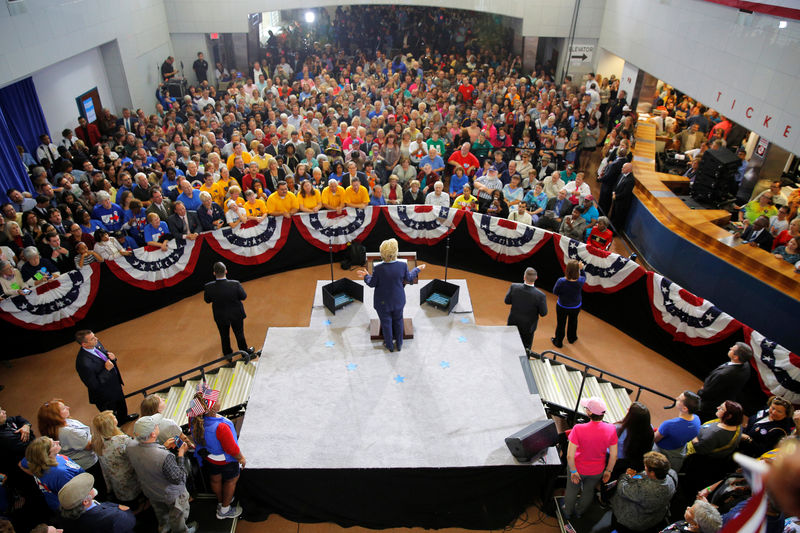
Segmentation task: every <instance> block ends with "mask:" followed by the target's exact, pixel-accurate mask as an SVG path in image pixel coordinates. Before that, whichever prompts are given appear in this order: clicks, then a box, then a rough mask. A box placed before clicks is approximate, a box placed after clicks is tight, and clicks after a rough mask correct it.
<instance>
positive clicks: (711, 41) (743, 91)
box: [600, 0, 800, 154]
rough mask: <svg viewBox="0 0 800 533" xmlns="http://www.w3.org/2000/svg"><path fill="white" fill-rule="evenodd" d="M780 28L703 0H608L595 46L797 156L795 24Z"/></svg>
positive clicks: (799, 73) (799, 33)
mask: <svg viewBox="0 0 800 533" xmlns="http://www.w3.org/2000/svg"><path fill="white" fill-rule="evenodd" d="M784 22H785V23H786V27H785V28H780V27H779V23H780V20H779V19H778V18H775V17H770V16H766V15H758V14H744V13H741V14H740V12H739V11H738V10H737V9H733V8H729V7H725V6H721V5H718V4H714V3H711V2H706V1H703V0H607V2H606V13H605V16H604V19H603V26H602V31H601V33H600V46H602V47H603V48H605V49H607V50H608V51H610V52H612V53H614V54H616V55H618V56H620V57H622V58H624V59H625V60H626V61H628V62H631V63H633V64H635V65H636V66H638V67H639V68H640V69H642V70H644V71H647V72H649V73H650V74H652V75H653V76H656V77H658V78H659V79H661V80H664V81H666V82H667V83H669V84H671V85H673V86H675V87H677V88H678V89H679V90H681V91H683V92H685V93H687V94H689V95H690V96H692V97H693V98H696V99H698V100H700V101H702V102H703V103H705V104H707V105H709V106H712V107H714V108H715V109H718V110H719V111H720V113H723V114H725V115H727V116H729V117H731V119H733V120H734V121H736V122H738V123H739V124H741V125H743V126H744V127H746V128H748V129H751V130H753V131H755V132H756V133H758V134H759V135H762V136H764V137H766V138H767V139H769V140H770V141H772V142H774V143H775V144H777V145H779V146H781V147H783V148H785V149H786V150H789V151H791V152H793V153H795V154H800V103H798V102H799V101H798V99H797V96H796V94H795V93H794V91H795V90H797V87H798V85H800V21H793V20H789V21H784ZM666 52H668V53H666Z"/></svg>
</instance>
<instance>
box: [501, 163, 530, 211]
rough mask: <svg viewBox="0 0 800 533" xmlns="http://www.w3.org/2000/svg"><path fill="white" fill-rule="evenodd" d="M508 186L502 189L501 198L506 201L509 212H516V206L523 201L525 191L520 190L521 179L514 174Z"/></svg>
mask: <svg viewBox="0 0 800 533" xmlns="http://www.w3.org/2000/svg"><path fill="white" fill-rule="evenodd" d="M512 163H513V161H512ZM510 180H511V181H510V182H509V183H508V185H505V186H504V187H503V189H502V190H503V197H504V198H505V200H506V205H507V206H508V210H509V211H516V210H517V205H519V203H520V202H521V201H522V200H523V199H524V197H525V191H524V190H522V186H521V185H520V183H521V182H522V178H521V177H520V175H519V174H517V173H514V174H513V175H512V176H511V178H510Z"/></svg>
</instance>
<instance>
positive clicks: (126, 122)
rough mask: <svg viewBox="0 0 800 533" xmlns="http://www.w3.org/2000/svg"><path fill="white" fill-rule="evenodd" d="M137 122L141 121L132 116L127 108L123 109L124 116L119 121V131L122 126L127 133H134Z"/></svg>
mask: <svg viewBox="0 0 800 533" xmlns="http://www.w3.org/2000/svg"><path fill="white" fill-rule="evenodd" d="M137 122H139V119H138V118H136V117H135V116H133V115H131V110H130V109H128V108H127V107H123V108H122V116H121V117H120V118H118V119H117V129H119V127H120V126H125V131H127V132H132V131H133V128H135V127H136V123H137Z"/></svg>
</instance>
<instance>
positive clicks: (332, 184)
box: [321, 178, 345, 213]
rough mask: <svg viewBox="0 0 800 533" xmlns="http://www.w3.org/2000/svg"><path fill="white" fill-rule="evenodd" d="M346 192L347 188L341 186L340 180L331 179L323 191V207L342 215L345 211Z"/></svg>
mask: <svg viewBox="0 0 800 533" xmlns="http://www.w3.org/2000/svg"><path fill="white" fill-rule="evenodd" d="M344 190H345V188H344V187H342V186H340V185H339V180H337V179H336V178H330V179H329V180H328V186H327V187H325V188H324V189H323V190H322V197H321V201H322V207H323V208H324V209H328V210H331V211H336V212H337V213H341V212H342V209H344V207H345V205H344Z"/></svg>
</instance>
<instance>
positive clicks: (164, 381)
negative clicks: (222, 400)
mask: <svg viewBox="0 0 800 533" xmlns="http://www.w3.org/2000/svg"><path fill="white" fill-rule="evenodd" d="M260 353H261V352H256V353H255V354H251V353H249V352H246V351H244V350H238V351H235V352H233V353H232V354H230V355H223V356H222V357H220V358H219V359H214V360H213V361H209V362H208V363H203V364H202V365H198V366H196V367H193V368H190V369H189V370H184V371H183V372H180V373H179V374H175V375H174V376H172V377H168V378H167V379H162V380H161V381H158V382H156V383H153V384H151V385H148V386H147V387H143V388H141V389H139V390H135V391H133V392H129V393H128V394H126V395H125V398H130V397H132V396H136V395H137V394H142V395H144V396H147V391H149V390H154V389H156V390H157V389H158V388H159V387H161V386H162V385H166V384H167V383H172V382H173V381H175V380H176V379H177V380H178V383H179V384H183V382H184V376H187V375H189V374H193V373H195V372H198V371H199V372H200V376H201V377H202V378H203V379H205V376H206V368H208V367H210V366H211V365H216V364H217V363H221V362H222V361H226V362H228V363H233V360H234V359H235V358H236V356H241V358H242V359H243V360H244V361H245V363H249V362H250V360H251V359H252V358H253V357H255V356H256V355H257V354H260Z"/></svg>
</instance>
